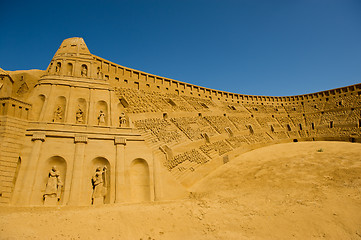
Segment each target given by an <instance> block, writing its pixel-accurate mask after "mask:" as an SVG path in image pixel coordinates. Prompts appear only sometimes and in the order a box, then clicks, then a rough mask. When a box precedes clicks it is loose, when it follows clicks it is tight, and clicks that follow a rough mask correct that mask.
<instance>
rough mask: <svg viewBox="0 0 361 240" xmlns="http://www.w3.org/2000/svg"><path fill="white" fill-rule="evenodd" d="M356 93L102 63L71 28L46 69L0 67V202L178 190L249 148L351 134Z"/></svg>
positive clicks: (122, 198)
mask: <svg viewBox="0 0 361 240" xmlns="http://www.w3.org/2000/svg"><path fill="white" fill-rule="evenodd" d="M360 98H361V84H356V85H352V86H346V87H342V88H338V89H332V90H327V91H322V92H318V93H312V94H304V95H298V96H287V97H272V96H251V95H245V94H236V93H230V92H223V91H218V90H214V89H209V88H205V87H200V86H196V85H192V84H189V83H185V82H181V81H177V80H173V79H169V78H165V77H161V76H156V75H152V74H148V73H145V72H142V71H138V70H134V69H130V68H127V67H124V66H121V65H118V64H115V63H112V62H110V61H107V60H105V59H103V58H100V57H98V56H95V55H93V54H91V53H90V52H89V50H88V48H87V46H86V44H85V42H84V40H83V39H82V38H70V39H66V40H64V41H63V43H62V44H61V46H60V47H59V49H58V50H57V52H56V53H55V55H54V57H53V59H52V60H51V62H50V64H49V66H48V68H47V69H46V71H40V70H30V71H15V72H7V71H4V70H2V69H0V114H1V116H0V124H1V129H0V136H1V143H0V144H1V155H0V162H1V169H0V173H1V174H0V175H1V183H0V202H1V203H2V204H13V205H25V206H29V205H40V206H41V205H91V204H108V203H122V202H140V201H157V200H166V199H179V198H182V197H184V196H187V194H188V189H189V188H190V187H191V186H192V185H193V184H194V183H195V182H197V181H199V180H201V179H202V178H204V177H205V176H206V175H207V174H208V173H210V172H211V171H213V170H215V169H216V168H217V167H219V166H221V165H222V164H225V163H227V162H229V161H232V158H235V157H236V156H238V155H240V154H241V153H244V152H247V151H249V150H251V149H255V148H260V147H263V146H267V145H271V144H276V143H286V142H295V141H318V140H338V141H350V142H361V108H360V107H361V99H360ZM49 169H50V172H49ZM54 199H55V200H54Z"/></svg>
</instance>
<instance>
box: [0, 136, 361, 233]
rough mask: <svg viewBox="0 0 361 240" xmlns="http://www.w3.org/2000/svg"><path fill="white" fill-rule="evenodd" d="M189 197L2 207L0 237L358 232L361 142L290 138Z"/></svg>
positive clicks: (244, 158) (215, 176) (228, 167)
mask: <svg viewBox="0 0 361 240" xmlns="http://www.w3.org/2000/svg"><path fill="white" fill-rule="evenodd" d="M191 191H192V193H191V194H190V197H189V199H184V200H179V201H172V202H155V203H139V204H123V205H106V206H100V207H79V208H75V207H62V208H59V209H57V208H15V207H2V208H1V211H0V216H1V217H0V239H143V240H144V239H146V240H148V239H157V240H158V239H197V240H198V239H361V144H358V143H344V142H301V143H288V144H280V145H274V146H269V147H265V148H262V149H257V150H254V151H251V152H248V153H245V154H243V155H241V156H239V157H238V158H237V159H234V160H232V161H231V162H229V163H227V164H225V165H223V166H222V167H220V168H219V169H217V170H216V171H215V172H213V173H212V174H210V175H209V176H207V177H206V178H205V179H203V180H202V181H201V182H199V183H197V184H196V185H195V186H193V187H192V189H191Z"/></svg>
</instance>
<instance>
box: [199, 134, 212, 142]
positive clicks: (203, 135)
mask: <svg viewBox="0 0 361 240" xmlns="http://www.w3.org/2000/svg"><path fill="white" fill-rule="evenodd" d="M201 135H202V137H203V138H204V140H206V143H210V142H211V140H210V139H209V136H208V134H207V133H202V134H201Z"/></svg>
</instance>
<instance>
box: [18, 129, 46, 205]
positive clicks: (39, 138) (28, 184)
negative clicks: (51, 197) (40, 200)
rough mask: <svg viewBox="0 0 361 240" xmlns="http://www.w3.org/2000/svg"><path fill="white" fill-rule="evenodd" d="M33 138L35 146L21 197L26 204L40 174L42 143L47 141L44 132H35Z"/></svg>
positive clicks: (26, 171)
mask: <svg viewBox="0 0 361 240" xmlns="http://www.w3.org/2000/svg"><path fill="white" fill-rule="evenodd" d="M31 140H32V141H33V142H34V143H33V148H32V150H31V154H30V158H29V162H28V165H27V168H26V170H25V176H24V179H23V187H22V189H20V191H21V192H22V193H23V194H21V197H20V198H22V199H19V200H20V201H21V202H22V203H23V204H24V205H29V203H31V202H30V199H31V197H32V194H33V188H34V184H35V179H36V176H37V175H38V172H39V171H38V168H39V167H38V165H39V156H40V150H41V145H42V143H43V142H44V141H45V133H43V132H34V133H33V137H32V138H31Z"/></svg>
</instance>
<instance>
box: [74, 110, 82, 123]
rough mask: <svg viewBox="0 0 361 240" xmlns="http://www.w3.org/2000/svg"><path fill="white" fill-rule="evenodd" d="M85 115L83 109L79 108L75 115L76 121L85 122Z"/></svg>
mask: <svg viewBox="0 0 361 240" xmlns="http://www.w3.org/2000/svg"><path fill="white" fill-rule="evenodd" d="M83 115H84V113H83V110H81V108H79V109H78V111H77V112H76V115H75V117H76V123H84V119H83Z"/></svg>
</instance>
